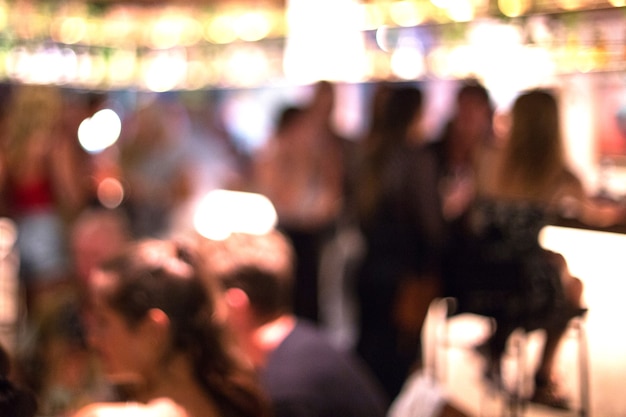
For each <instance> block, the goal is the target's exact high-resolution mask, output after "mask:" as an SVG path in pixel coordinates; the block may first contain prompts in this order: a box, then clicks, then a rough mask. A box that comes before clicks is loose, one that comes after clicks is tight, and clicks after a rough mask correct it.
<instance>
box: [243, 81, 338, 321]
mask: <svg viewBox="0 0 626 417" xmlns="http://www.w3.org/2000/svg"><path fill="white" fill-rule="evenodd" d="M313 88H314V92H313V97H312V99H311V101H310V102H309V103H307V105H305V106H302V107H301V108H300V109H299V110H297V111H296V109H292V108H284V109H281V113H282V114H281V115H280V117H279V121H277V126H276V132H275V134H274V135H273V136H272V137H271V138H270V140H269V141H268V143H267V146H266V147H265V148H263V149H261V150H260V151H259V153H258V154H257V156H256V157H255V161H254V162H253V164H254V171H253V172H254V174H253V179H254V188H255V191H256V192H259V193H261V194H264V195H266V196H267V197H268V198H269V199H270V200H271V201H272V203H273V204H274V206H275V207H276V211H277V213H278V222H279V228H280V229H281V230H282V231H283V232H284V233H286V234H287V235H288V236H289V238H290V239H291V241H292V242H293V245H294V248H295V251H296V253H297V259H298V263H297V270H296V281H295V287H294V292H295V298H294V311H295V313H296V314H297V315H299V316H301V317H306V318H308V319H311V320H313V321H315V322H317V321H318V320H319V302H320V300H319V294H318V293H319V289H318V285H319V273H320V260H321V252H322V249H323V247H324V245H325V243H326V242H327V241H328V239H329V236H331V235H332V233H333V232H334V228H335V227H336V223H337V220H338V218H339V216H340V213H341V210H342V208H343V202H344V200H343V197H344V192H345V175H346V173H345V169H346V167H345V147H344V139H343V138H342V137H340V136H339V135H338V134H337V132H336V131H335V130H334V128H333V126H332V118H331V116H332V112H333V108H334V105H335V90H334V88H335V86H334V85H333V84H332V83H330V82H328V81H320V82H318V83H316V84H315V85H314V86H313Z"/></svg>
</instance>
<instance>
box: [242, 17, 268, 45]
mask: <svg viewBox="0 0 626 417" xmlns="http://www.w3.org/2000/svg"><path fill="white" fill-rule="evenodd" d="M235 23H236V27H235V31H236V32H237V35H238V36H239V38H241V39H242V40H244V41H248V42H253V41H258V40H260V39H263V38H265V37H266V36H267V35H268V34H269V33H270V30H271V28H272V27H271V24H270V20H269V18H268V16H266V15H265V14H263V13H260V12H256V11H251V12H248V13H244V14H242V15H241V16H239V17H238V18H237V19H236V21H235Z"/></svg>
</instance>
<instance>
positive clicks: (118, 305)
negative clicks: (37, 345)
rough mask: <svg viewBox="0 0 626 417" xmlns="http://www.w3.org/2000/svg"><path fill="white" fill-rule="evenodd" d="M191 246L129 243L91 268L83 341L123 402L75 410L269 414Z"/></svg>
mask: <svg viewBox="0 0 626 417" xmlns="http://www.w3.org/2000/svg"><path fill="white" fill-rule="evenodd" d="M204 273H205V272H204V269H203V267H202V266H201V264H200V262H199V261H198V259H197V257H196V256H195V253H194V251H193V250H191V249H190V248H189V247H187V246H186V245H182V244H178V243H174V242H171V241H164V240H142V241H139V242H133V243H131V244H130V245H129V246H128V247H126V248H125V249H124V251H123V252H121V253H120V254H119V255H118V256H116V257H114V258H112V259H110V260H109V261H107V262H105V263H104V264H102V265H101V267H100V268H99V269H98V270H96V271H94V272H93V273H92V274H91V278H90V287H89V288H90V291H91V292H92V301H93V305H92V307H93V312H94V316H95V322H94V325H93V327H92V328H91V329H90V335H89V339H90V342H91V344H92V346H93V347H94V349H95V350H96V352H97V353H98V355H99V356H100V358H101V360H102V365H103V369H104V372H105V374H106V375H107V377H108V378H109V380H110V381H111V382H112V383H114V384H116V385H117V386H118V387H120V390H121V391H120V392H123V393H124V394H125V396H126V397H127V400H128V401H134V402H126V403H108V404H107V403H102V404H92V405H90V406H87V407H86V408H84V409H82V410H80V411H79V412H78V413H77V414H76V416H80V417H84V416H105V415H110V414H111V413H115V415H120V416H123V415H129V416H130V415H137V413H140V412H143V415H150V416H163V415H167V416H168V417H175V416H181V417H182V416H185V417H203V416H233V417H235V416H251V417H252V416H255V417H258V416H261V417H262V416H267V415H269V414H268V408H267V407H266V401H265V398H264V396H263V394H262V391H261V390H260V387H259V385H258V384H257V381H256V378H255V376H254V374H253V372H252V370H251V369H250V368H249V367H248V366H246V365H245V364H244V363H243V362H242V360H241V358H240V357H239V356H237V355H236V354H235V352H234V350H233V346H232V345H231V344H230V343H231V341H230V339H229V334H228V333H227V331H226V329H225V328H224V323H223V321H222V316H221V314H220V312H219V308H218V307H219V303H218V295H217V292H216V291H217V290H216V289H215V288H214V287H211V285H210V281H209V280H208V279H207V278H206V277H205V276H204Z"/></svg>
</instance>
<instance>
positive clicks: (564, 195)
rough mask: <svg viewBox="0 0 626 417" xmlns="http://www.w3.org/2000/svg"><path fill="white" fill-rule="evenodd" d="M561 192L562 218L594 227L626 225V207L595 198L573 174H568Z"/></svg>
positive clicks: (560, 209) (559, 202) (559, 204)
mask: <svg viewBox="0 0 626 417" xmlns="http://www.w3.org/2000/svg"><path fill="white" fill-rule="evenodd" d="M561 190H562V191H561V193H559V195H558V196H557V199H558V202H557V204H558V206H559V207H558V210H559V214H561V215H562V216H564V217H566V218H575V219H577V220H579V221H580V222H582V223H584V224H586V225H588V226H594V227H609V226H613V225H616V224H624V223H626V206H624V205H622V204H618V203H615V202H611V201H605V200H598V199H595V198H593V197H592V196H590V195H589V194H588V193H587V192H586V191H585V189H584V188H583V185H582V183H581V181H580V180H579V179H578V178H577V177H576V176H575V175H574V174H573V173H570V172H566V174H565V180H564V182H563V187H562V188H561Z"/></svg>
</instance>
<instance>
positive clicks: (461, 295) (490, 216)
mask: <svg viewBox="0 0 626 417" xmlns="http://www.w3.org/2000/svg"><path fill="white" fill-rule="evenodd" d="M549 220H550V214H549V212H548V210H547V208H546V207H545V206H543V205H540V204H538V203H533V202H520V201H505V200H497V199H491V198H479V199H477V201H476V202H475V203H474V205H473V206H472V208H471V209H470V210H469V211H468V213H467V215H466V217H465V219H464V223H463V224H464V226H463V228H464V233H463V235H462V237H461V238H459V239H457V242H458V243H457V245H456V247H455V249H454V252H453V254H452V255H451V256H454V261H453V262H452V264H453V265H454V266H453V267H452V268H451V270H452V271H453V272H452V278H451V281H452V283H451V288H452V292H454V293H455V294H454V295H455V296H456V297H457V298H458V299H459V301H460V307H461V309H462V310H465V311H469V312H475V313H477V314H484V315H489V316H493V317H495V318H496V319H497V320H498V322H499V323H498V324H499V325H500V324H501V323H500V322H501V321H507V322H508V324H509V325H510V326H511V327H524V328H526V329H529V330H530V329H534V328H539V327H544V326H545V325H546V324H547V323H549V322H551V321H552V320H553V319H554V320H556V319H558V318H560V317H561V316H562V313H563V309H564V308H565V300H564V294H563V288H562V284H561V280H560V271H559V265H558V264H557V263H556V262H555V260H554V256H551V252H549V251H548V250H546V249H544V248H543V247H542V246H541V245H540V243H539V233H540V232H541V230H542V229H543V227H544V226H546V225H547V224H548V223H549Z"/></svg>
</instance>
